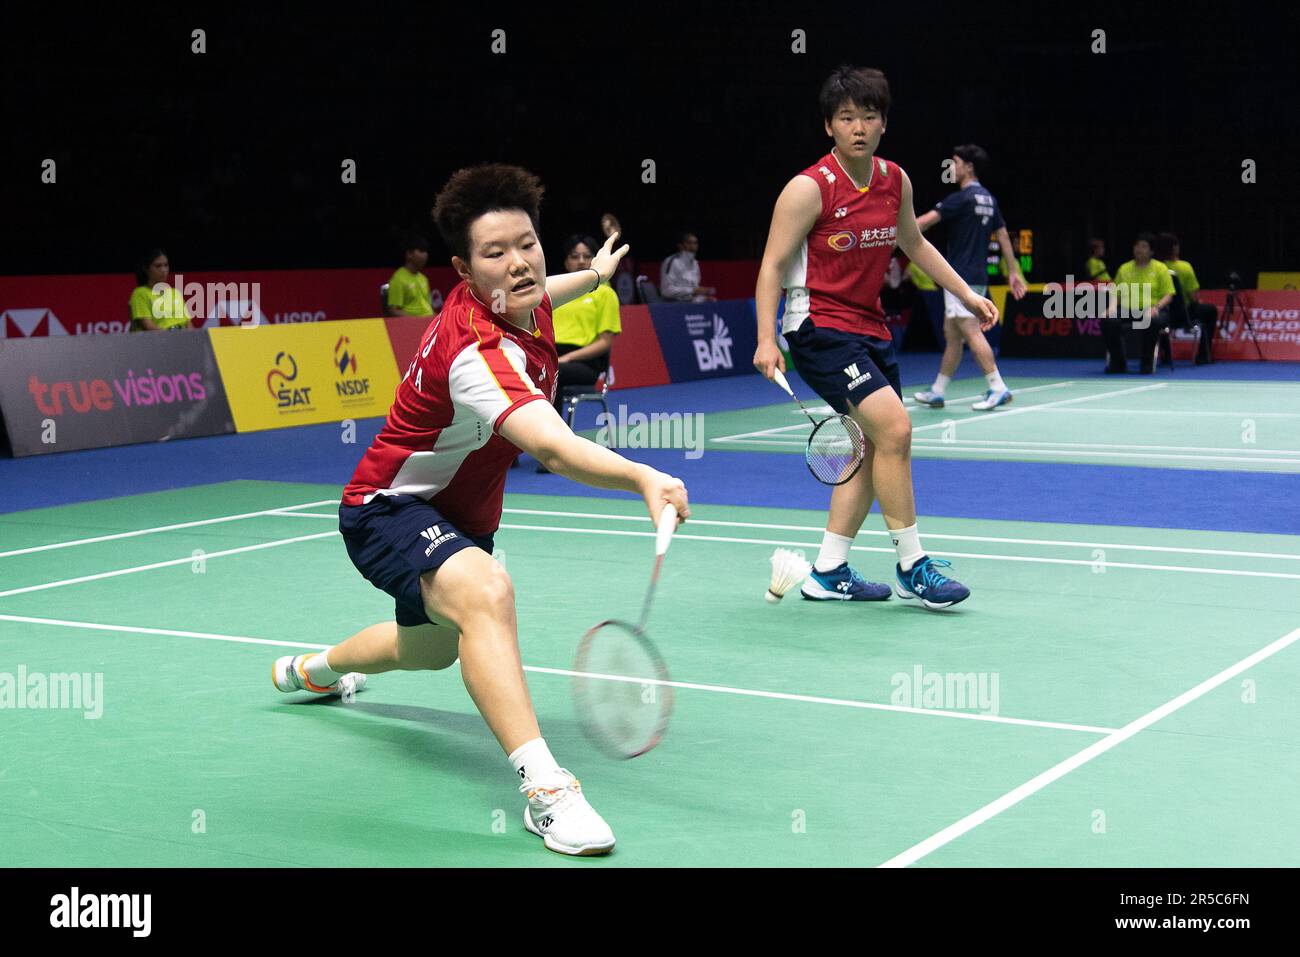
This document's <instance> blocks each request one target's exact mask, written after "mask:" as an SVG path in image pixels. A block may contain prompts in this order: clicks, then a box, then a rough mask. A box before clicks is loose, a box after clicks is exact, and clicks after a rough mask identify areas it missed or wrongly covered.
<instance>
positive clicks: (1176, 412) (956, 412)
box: [587, 374, 1300, 472]
mask: <svg viewBox="0 0 1300 957" xmlns="http://www.w3.org/2000/svg"><path fill="white" fill-rule="evenodd" d="M1007 384H1008V385H1009V386H1010V387H1011V389H1012V390H1013V391H1014V393H1015V398H1014V400H1013V401H1012V402H1011V403H1010V404H1009V405H1006V406H1002V407H1001V408H998V409H995V410H993V411H992V412H975V411H973V410H972V409H971V408H970V406H971V403H972V402H973V401H975V400H976V399H979V398H981V397H982V395H983V390H984V389H985V388H986V385H985V383H984V381H983V380H982V379H981V380H978V381H977V380H971V379H966V380H962V381H958V382H954V383H953V384H952V385H950V386H949V389H948V402H947V405H946V406H945V408H943V409H930V408H927V407H918V406H916V405H914V404H912V403H911V396H912V394H913V393H914V392H917V391H920V390H921V389H926V388H929V383H914V384H913V385H910V386H908V387H906V388H904V390H903V394H904V396H906V397H908V401H909V410H910V412H911V415H912V425H913V429H912V431H913V438H912V441H913V446H912V448H913V454H914V455H915V456H916V457H918V458H951V459H967V460H973V461H986V460H989V459H1001V460H1008V459H1011V460H1021V461H1031V462H1082V463H1094V464H1110V465H1146V466H1153V467H1159V468H1193V469H1244V470H1249V471H1261V472H1300V390H1297V389H1296V388H1295V386H1294V385H1291V384H1289V383H1281V382H1278V383H1270V382H1221V381H1202V380H1198V381H1195V382H1192V381H1187V382H1183V381H1179V380H1178V379H1177V378H1176V377H1170V376H1168V374H1163V375H1162V376H1161V377H1151V376H1115V377H1111V378H1107V379H1104V380H1092V381H1082V380H1081V381H1069V380H1067V381H1057V380H1051V379H1035V378H1016V377H1009V378H1008V379H1007ZM772 391H773V402H772V404H771V405H770V406H763V407H760V408H751V409H742V410H739V411H734V412H721V413H710V414H709V415H707V416H705V435H706V445H705V447H706V448H707V449H709V450H719V449H722V450H729V451H764V452H774V451H788V452H802V451H803V448H804V443H805V442H806V441H807V438H808V432H809V429H810V428H811V426H810V425H809V424H808V420H807V419H806V418H805V417H804V415H803V413H801V412H800V411H799V409H798V407H797V406H795V404H794V403H793V402H790V401H789V400H788V399H786V400H784V401H782V400H781V398H780V394H779V392H778V390H777V389H776V387H775V386H774V387H773V390H772ZM805 391H806V390H805ZM796 394H798V393H796ZM800 398H802V399H803V400H804V402H805V403H807V404H809V406H810V408H812V407H813V406H816V407H817V408H818V409H820V410H821V411H822V413H823V414H825V413H829V411H830V410H829V408H828V407H826V406H824V405H820V404H819V403H817V402H816V401H815V397H812V396H811V395H810V394H804V395H801V396H800ZM810 399H814V401H813V402H812V403H809V400H810ZM587 434H588V435H592V434H594V432H590V433H587ZM1098 438H1104V439H1105V441H1095V439H1098ZM1084 439H1094V441H1083V440H1084Z"/></svg>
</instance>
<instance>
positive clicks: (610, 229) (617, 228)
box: [600, 213, 636, 306]
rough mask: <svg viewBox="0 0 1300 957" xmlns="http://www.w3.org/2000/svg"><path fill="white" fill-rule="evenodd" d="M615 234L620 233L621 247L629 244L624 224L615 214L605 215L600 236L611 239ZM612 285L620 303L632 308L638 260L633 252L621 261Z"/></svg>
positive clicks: (602, 217) (601, 222) (601, 218)
mask: <svg viewBox="0 0 1300 957" xmlns="http://www.w3.org/2000/svg"><path fill="white" fill-rule="evenodd" d="M615 233H618V237H619V244H620V245H622V244H623V243H626V242H627V237H626V236H624V234H623V224H622V223H620V222H619V221H618V217H617V216H615V215H614V214H613V213H605V214H604V215H602V216H601V217H600V234H601V236H603V237H604V238H605V239H609V237H610V236H612V235H614V234H615ZM610 285H611V286H613V287H614V291H615V292H616V293H618V301H619V302H620V303H622V304H623V305H625V306H630V305H631V304H632V303H633V302H634V301H635V300H636V260H635V259H633V258H632V253H631V252H629V253H628V254H627V255H626V256H624V257H623V258H622V259H621V260H619V263H618V272H616V273H614V278H613V279H611V280H610Z"/></svg>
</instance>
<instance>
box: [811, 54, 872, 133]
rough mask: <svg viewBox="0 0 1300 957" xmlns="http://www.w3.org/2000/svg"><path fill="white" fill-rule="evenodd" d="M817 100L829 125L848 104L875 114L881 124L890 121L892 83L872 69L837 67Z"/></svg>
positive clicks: (827, 79) (824, 84)
mask: <svg viewBox="0 0 1300 957" xmlns="http://www.w3.org/2000/svg"><path fill="white" fill-rule="evenodd" d="M818 99H819V100H820V103H821V108H822V117H823V118H824V119H825V120H826V121H827V122H828V123H829V122H830V119H831V117H833V116H834V115H835V111H836V110H838V109H839V108H840V106H841V105H842V104H843V103H844V101H845V100H848V101H850V102H852V103H855V104H856V105H858V106H860V107H862V109H864V110H876V111H877V112H879V113H880V118H881V119H882V120H888V118H889V81H888V80H886V79H885V74H883V73H881V72H880V71H879V70H876V69H873V68H872V67H865V66H840V67H837V68H836V70H835V72H834V73H832V74H831V75H830V76H828V77H827V78H826V82H825V83H823V84H822V90H821V94H820V96H819V97H818Z"/></svg>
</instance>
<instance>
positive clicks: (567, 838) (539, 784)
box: [519, 768, 614, 857]
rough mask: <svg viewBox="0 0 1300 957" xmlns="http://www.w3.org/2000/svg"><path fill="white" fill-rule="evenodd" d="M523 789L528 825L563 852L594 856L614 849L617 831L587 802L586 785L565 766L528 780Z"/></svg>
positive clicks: (525, 824)
mask: <svg viewBox="0 0 1300 957" xmlns="http://www.w3.org/2000/svg"><path fill="white" fill-rule="evenodd" d="M519 790H520V791H521V792H522V793H523V794H525V795H526V796H527V797H528V804H527V806H526V807H525V808H524V827H526V828H528V830H529V831H531V832H532V833H534V834H536V835H537V836H538V837H540V838H541V839H542V840H543V841H544V842H545V843H546V846H547V847H548V848H550V849H551V850H552V851H555V852H557V853H559V854H571V855H574V856H576V857H591V856H594V855H596V854H608V853H609V852H610V851H612V850H613V849H614V832H613V831H611V830H610V829H609V825H608V824H606V823H605V819H604V818H602V817H601V816H600V815H599V814H597V813H596V810H595V808H593V807H592V806H591V805H590V804H588V803H587V798H586V795H584V794H583V793H582V784H581V783H580V782H579V781H578V779H577V778H576V777H574V776H573V774H572V773H571V772H569V771H566V770H565V769H564V768H557V769H556V770H555V771H554V772H552V773H550V774H547V775H543V776H541V777H539V778H538V780H536V781H524V783H523V784H521V785H519Z"/></svg>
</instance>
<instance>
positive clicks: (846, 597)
mask: <svg viewBox="0 0 1300 957" xmlns="http://www.w3.org/2000/svg"><path fill="white" fill-rule="evenodd" d="M821 109H822V115H823V117H824V120H825V129H826V134H827V135H828V136H829V137H831V139H832V140H834V146H833V147H832V149H831V151H830V152H829V153H827V154H826V155H825V156H823V157H822V158H821V159H819V160H818V161H817V162H816V163H813V164H812V165H811V166H809V167H808V168H807V169H806V170H804V171H803V172H802V173H800V174H799V175H798V176H796V177H794V179H792V180H790V182H789V183H787V184H786V186H785V189H783V190H782V191H781V195H780V197H779V198H778V199H777V201H776V209H775V211H774V212H773V213H772V226H771V229H770V231H769V233H768V237H767V247H766V248H765V250H764V252H763V262H762V265H761V266H760V267H759V272H758V287H757V290H756V292H755V299H756V301H757V310H758V350H757V351H756V352H755V353H754V365H755V366H756V367H757V368H758V369H759V371H761V372H762V373H763V375H765V376H767V377H768V378H769V379H771V378H772V377H773V375H774V372H773V370H774V369H776V368H780V369H781V370H782V371H785V360H784V358H783V357H782V355H781V351H780V350H779V349H778V348H777V344H776V311H777V305H778V303H779V301H780V299H781V290H782V288H784V289H785V292H786V305H785V315H784V317H783V320H782V325H781V331H782V333H783V335H784V336H785V339H786V342H787V343H788V344H789V347H790V355H791V357H792V358H793V360H794V365H795V368H796V369H797V370H798V372H799V374H800V376H802V377H803V380H804V381H805V382H806V383H808V385H809V386H810V387H811V388H812V389H813V390H815V391H816V392H817V394H818V395H820V396H821V397H822V399H823V400H824V401H825V402H826V403H827V404H828V405H830V406H831V408H833V409H835V411H837V412H839V413H841V414H845V413H848V414H851V415H852V416H853V418H854V420H855V421H856V422H857V423H858V425H859V426H860V427H861V428H862V433H863V435H864V436H866V438H867V452H866V458H865V460H864V461H863V465H862V467H861V468H860V469H858V471H857V473H856V474H855V475H854V477H853V478H852V479H850V480H849V481H848V482H846V483H845V484H843V485H839V486H836V487H835V490H834V491H833V492H832V493H831V505H830V514H829V516H828V518H827V522H826V531H825V534H824V536H823V538H822V546H821V550H820V552H819V553H818V555H817V561H816V564H815V565H814V566H813V571H812V574H811V575H810V576H809V578H808V580H807V581H806V582H805V583H804V585H803V588H802V589H801V593H802V594H803V596H804V597H805V598H811V599H815V600H822V601H829V600H840V601H881V600H884V599H887V598H888V597H889V592H890V589H889V586H887V585H878V584H875V583H873V582H867V581H864V580H863V579H862V577H861V576H860V575H858V573H857V572H856V571H855V570H854V569H853V568H851V567H850V566H849V564H848V556H849V547H850V545H851V544H852V543H853V538H854V536H855V535H857V533H858V529H860V528H861V527H862V523H863V521H864V520H865V519H866V517H867V513H868V512H869V511H870V510H871V503H872V499H873V498H875V497H878V498H879V499H880V509H881V512H882V513H883V514H884V519H885V525H886V527H887V528H888V530H889V535H890V538H891V540H892V541H893V543H894V547H895V548H896V549H897V551H898V565H897V567H896V568H895V576H894V577H895V590H896V591H897V593H898V595H899V597H901V598H918V599H920V600H921V602H922V603H923V604H924V605H925V606H926V607H927V608H931V609H941V608H948V607H950V606H952V605H955V604H956V603H957V602H959V601H962V600H964V599H965V598H967V597H968V596H969V595H970V590H969V589H968V588H967V587H966V586H965V585H963V584H961V583H960V582H957V581H954V580H953V579H951V578H948V577H946V576H945V575H944V574H943V573H942V572H941V571H940V568H941V567H946V566H947V565H948V562H945V561H943V560H935V559H931V558H930V557H929V556H927V555H926V554H925V552H924V550H923V549H922V548H921V542H920V537H919V535H918V533H917V528H916V505H915V502H914V500H913V495H912V423H911V420H910V419H909V418H908V415H907V410H906V409H904V408H903V402H902V387H901V385H900V382H899V375H898V362H897V360H896V358H895V355H894V346H893V343H892V342H891V341H890V335H889V328H888V326H886V325H885V321H884V316H883V314H882V312H881V309H880V303H879V296H880V287H881V284H882V283H883V282H884V278H885V271H886V269H887V268H888V266H889V258H890V255H891V254H892V251H893V247H894V245H895V243H897V245H898V246H899V247H900V248H901V249H902V250H903V252H904V253H906V254H907V256H908V258H910V259H911V260H912V261H913V262H915V263H916V264H917V266H919V267H920V268H921V269H923V270H924V271H925V273H926V274H927V275H929V276H930V277H932V278H933V279H934V281H935V282H936V283H938V284H939V285H940V286H941V287H943V288H944V289H946V290H948V292H949V293H951V294H952V295H954V296H956V297H957V298H958V299H959V300H960V301H961V302H962V303H964V304H965V305H966V307H967V308H968V309H969V310H970V311H971V312H972V313H973V314H974V315H976V316H978V317H979V319H980V322H981V324H982V325H983V326H984V327H985V328H987V327H988V326H990V325H992V324H993V322H994V321H995V320H996V319H997V309H996V308H995V307H994V305H993V303H991V302H990V301H989V300H987V299H985V298H983V297H982V296H979V295H977V294H976V293H975V292H973V291H972V290H971V288H970V287H969V286H968V285H967V284H966V283H965V282H964V281H963V280H962V278H961V277H960V276H958V275H957V273H955V272H954V271H953V269H952V267H950V266H949V265H948V263H947V262H946V261H944V258H943V256H941V255H940V254H939V252H938V250H936V249H935V248H934V247H933V246H932V245H930V243H929V242H928V241H927V240H926V239H925V238H924V237H922V235H921V231H920V230H919V229H918V228H917V225H916V217H915V216H914V214H913V211H912V184H911V182H910V181H909V180H908V178H907V174H906V173H904V172H903V171H902V169H900V168H899V167H898V165H897V164H895V163H891V162H889V161H888V160H886V159H882V158H880V157H878V156H876V155H875V154H876V148H877V147H878V146H879V145H880V138H881V136H882V135H883V134H884V132H885V123H886V118H887V116H888V113H889V84H888V82H887V81H886V80H885V76H884V74H883V73H881V72H880V71H879V70H870V69H862V68H851V67H840V68H839V69H838V70H836V71H835V72H834V73H833V74H832V75H831V76H830V78H829V79H828V80H827V81H826V82H825V84H823V86H822V90H821Z"/></svg>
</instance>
